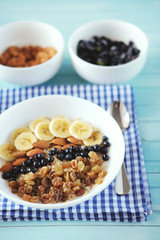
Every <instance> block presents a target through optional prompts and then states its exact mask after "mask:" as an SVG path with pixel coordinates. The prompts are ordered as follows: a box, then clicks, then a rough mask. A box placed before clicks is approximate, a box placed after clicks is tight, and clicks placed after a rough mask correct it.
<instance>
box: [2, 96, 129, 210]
mask: <svg viewBox="0 0 160 240" xmlns="http://www.w3.org/2000/svg"><path fill="white" fill-rule="evenodd" d="M64 117H65V119H67V120H68V121H69V122H70V123H69V125H70V126H69V135H67V134H66V135H64V138H62V135H61V134H62V132H61V131H59V130H58V131H57V130H55V129H56V128H55V127H54V126H55V123H56V121H57V120H58V121H61V120H62V122H63V120H64ZM44 118H45V119H47V120H48V122H49V123H48V122H47V120H46V125H47V124H49V130H50V133H51V136H49V137H50V138H49V139H48V138H47V140H45V142H49V143H51V142H52V143H51V145H50V147H49V148H48V146H46V149H47V150H46V149H45V150H44V148H41V146H40V145H37V144H41V143H43V141H44V140H43V139H44V138H43V137H45V136H44V135H43V134H42V131H41V128H43V124H42V123H41V122H39V124H38V125H36V127H35V122H33V120H35V119H44ZM10 119H12V121H11V120H10ZM82 121H84V122H85V123H88V124H89V126H90V127H91V129H90V128H88V126H87V125H85V126H86V128H87V130H88V132H87V133H85V134H88V135H86V137H87V139H85V136H84V135H83V134H81V133H80V132H78V133H77V130H75V129H76V128H75V125H76V124H82ZM77 122H78V123H77ZM73 123H74V124H73ZM66 124H67V123H66ZM82 125H83V124H82ZM78 126H80V125H78ZM24 127H25V128H27V129H29V130H28V133H26V134H28V135H29V134H30V135H35V137H36V141H37V142H38V143H37V142H36V145H35V146H34V148H33V149H32V147H26V145H27V144H28V143H27V144H25V147H26V149H24V148H23V147H24V146H22V145H23V144H21V142H20V139H22V138H23V135H24V133H23V132H21V133H18V134H19V135H18V136H16V137H15V134H13V132H14V131H15V130H16V129H18V128H24ZM83 127H84V125H83ZM0 131H1V136H3V138H1V139H0V146H2V145H3V144H6V143H10V142H11V141H12V143H14V144H15V146H16V148H17V149H16V153H17V151H24V150H25V151H26V152H27V153H26V156H23V158H27V161H28V159H30V160H33V159H32V157H33V156H34V154H33V153H32V151H35V149H37V148H38V149H40V148H41V150H42V149H43V150H42V151H45V154H47V157H49V155H48V153H49V152H48V151H50V150H51V149H52V150H53V148H57V146H60V147H61V151H63V152H64V151H65V150H63V147H64V146H66V145H67V144H71V145H74V144H75V148H77V147H81V148H82V151H81V152H84V147H85V146H87V147H88V148H90V147H91V149H90V150H89V156H87V157H86V156H85V157H82V156H80V155H74V159H73V158H72V159H70V158H69V157H68V159H67V157H66V159H65V157H62V159H59V155H56V154H55V153H54V154H53V155H54V156H53V158H54V160H53V161H52V162H50V163H49V170H47V171H49V172H47V171H46V167H47V166H48V165H47V164H46V165H45V164H44V165H43V166H41V167H40V168H38V169H36V171H35V170H34V173H33V172H32V171H30V170H29V168H30V167H29V166H28V167H27V171H28V172H27V173H24V174H21V173H20V174H19V175H18V179H19V178H20V177H22V178H23V179H22V181H24V179H25V181H26V180H27V184H29V182H28V181H33V182H34V177H32V176H31V175H35V174H36V173H37V174H41V173H43V174H44V171H46V172H47V175H46V176H47V177H50V175H52V174H53V175H54V174H55V172H56V170H55V169H54V167H55V166H54V165H55V162H56V161H58V163H60V164H62V165H63V167H64V168H63V171H64V172H65V171H66V170H64V169H65V168H68V169H69V168H70V170H68V169H67V171H70V172H75V169H72V166H73V165H74V164H75V162H74V161H75V160H76V159H77V160H76V161H77V163H78V164H79V169H78V170H76V177H77V176H79V175H82V176H81V177H77V179H74V176H75V175H74V176H72V177H71V176H70V175H69V176H70V180H66V178H67V177H66V176H65V175H66V174H64V172H63V173H60V174H59V173H58V175H56V177H55V176H54V177H55V179H54V180H52V183H53V185H54V184H55V185H54V189H56V190H57V189H58V192H59V189H62V186H63V185H65V184H66V182H67V181H70V182H71V184H72V193H73V195H74V196H73V197H71V195H72V194H68V192H67V193H65V194H64V196H65V197H64V198H63V199H62V198H59V197H58V200H57V198H56V197H55V193H54V194H53V195H54V196H53V199H49V201H48V199H47V201H46V198H47V195H45V196H43V197H42V196H40V200H42V201H34V200H35V199H36V197H35V194H34V193H33V192H32V194H30V192H29V191H30V190H26V192H25V193H23V194H26V195H25V196H23V197H22V198H21V196H20V194H19V195H18V194H17V192H15V193H14V191H12V192H11V188H10V187H9V184H8V180H5V179H3V178H2V175H3V173H2V172H0V184H1V189H0V193H1V194H2V195H3V196H5V197H6V198H8V199H9V200H12V201H14V202H16V203H18V204H22V205H25V206H29V207H33V208H39V209H59V208H65V207H69V206H73V205H76V204H80V203H82V202H84V201H86V200H88V199H90V198H92V197H93V196H95V195H97V194H98V193H100V192H101V191H102V190H104V189H105V188H106V187H107V186H108V185H109V184H110V183H111V182H112V181H113V180H114V178H115V177H116V175H117V173H118V171H119V169H120V167H121V165H122V162H123V160H124V152H125V146H124V139H123V135H122V132H121V130H120V128H119V126H118V125H117V123H116V122H115V120H114V119H113V118H112V117H111V116H110V115H109V114H108V113H107V112H106V111H105V110H104V109H102V108H101V107H99V106H97V105H96V104H93V103H91V102H89V101H87V100H83V99H80V98H76V97H71V96H63V95H61V96H59V95H54V96H53V95H49V96H41V97H36V98H32V99H29V100H26V101H23V102H21V103H18V104H16V105H14V106H12V107H11V108H9V109H8V110H6V111H5V112H3V113H2V114H1V116H0ZM96 131H97V132H98V133H99V134H100V136H98V137H97V142H95V144H94V142H92V141H91V140H92V139H90V138H91V136H92V135H91V134H93V132H96ZM59 134H60V135H59ZM78 134H79V135H78ZM20 135H21V136H20ZM28 135H27V136H28ZM52 135H53V137H52ZM82 135H83V136H82ZM102 136H107V137H108V140H107V141H106V140H105V139H104V140H102V139H101V140H99V139H100V138H102ZM32 137H33V136H32ZM41 137H42V138H41ZM47 137H48V136H47ZM13 138H14V140H13ZM72 138H73V139H74V143H73V142H72V140H71V139H72ZM80 138H81V139H80ZM59 139H60V140H61V141H62V142H60V143H59V142H58V141H59ZM75 139H78V140H79V142H75ZM34 141H35V140H34V137H33V142H34ZM39 141H41V142H39ZM65 141H66V142H65ZM105 141H106V142H109V143H110V147H109V146H108V152H107V155H108V156H109V159H108V158H107V159H105V157H103V155H105V153H104V152H103V151H102V152H100V154H99V152H98V151H94V148H93V146H95V145H99V146H100V148H101V149H102V148H103V147H104V142H105ZM96 143H97V144H96ZM33 145H34V143H33ZM27 146H28V145H27ZM69 147H70V146H69ZM2 153H3V152H2V151H1V147H0V154H2ZM39 153H40V154H41V151H40V152H39ZM61 153H62V152H61ZM37 154H38V152H37ZM57 154H59V153H57ZM65 154H66V153H65ZM94 154H95V155H98V159H99V160H97V162H96V160H95V159H96V157H94V156H93V155H94ZM19 158H20V157H17V159H18V160H19ZM21 158H22V156H21ZM33 158H34V157H33ZM57 158H58V160H57ZM87 158H89V161H90V163H87V161H88V160H86V159H87ZM17 159H15V158H14V159H12V160H9V161H8V160H0V168H1V169H2V167H3V166H4V165H6V164H8V163H9V164H10V163H11V165H13V166H14V167H15V166H16V164H14V163H16V160H17ZM103 159H104V161H103ZM6 161H7V162H6ZM91 161H95V162H91ZM79 162H80V163H79ZM82 162H83V163H82ZM73 163H74V164H73ZM67 164H69V166H67ZM71 164H72V166H71ZM84 165H85V166H84ZM97 165H98V170H97ZM13 166H12V167H13ZM24 166H25V165H24ZM81 166H82V168H83V167H87V169H89V170H86V172H85V171H84V172H83V170H82V169H81ZM94 167H95V168H94ZM42 168H43V171H41V169H42ZM51 168H52V170H53V171H52V173H51ZM73 168H74V167H73ZM81 170H82V171H81ZM29 171H30V172H29ZM3 172H4V171H3ZM77 172H78V175H77ZM103 172H104V173H105V174H104V175H103ZM94 173H95V174H94ZM106 173H107V174H106ZM45 174H46V173H45ZM45 174H44V175H45ZM49 174H50V175H49ZM56 174H57V173H56ZM92 175H94V176H95V178H94V181H93V182H92V184H88V185H89V186H88V185H87V184H85V179H86V177H88V176H89V177H92ZM102 175H103V176H102ZM27 176H31V177H27ZM12 177H13V178H14V176H12ZM43 177H44V176H43ZM43 177H42V178H43ZM42 178H41V179H40V182H41V181H42ZM78 179H79V180H78ZM12 180H14V179H12ZM45 180H46V179H45ZM45 180H43V181H44V182H45ZM56 180H61V184H60V185H61V187H59V185H56V183H55V182H56ZM77 180H78V182H80V185H79V183H78V185H77V184H75V182H76V181H77ZM49 181H50V180H49ZM33 182H32V183H31V185H32V184H35V182H34V183H33ZM10 183H14V181H10ZM36 184H37V183H36ZM42 185H43V184H42ZM23 186H24V183H22V188H23ZM32 186H33V185H32ZM77 186H78V187H79V188H77ZM73 188H74V189H73ZM82 189H84V190H83V191H82ZM12 190H13V189H12ZM23 190H24V188H23ZM50 190H51V189H50ZM52 190H53V189H52ZM27 191H28V192H27ZM56 193H57V192H56ZM75 193H76V194H75ZM44 194H48V192H44ZM29 195H32V196H34V200H33V201H32V200H31V201H30V199H31V198H30V199H28V196H29ZM67 196H68V198H67Z"/></svg>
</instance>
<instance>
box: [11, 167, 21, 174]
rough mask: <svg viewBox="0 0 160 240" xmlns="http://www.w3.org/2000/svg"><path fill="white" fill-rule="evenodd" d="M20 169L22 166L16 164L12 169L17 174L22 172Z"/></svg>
mask: <svg viewBox="0 0 160 240" xmlns="http://www.w3.org/2000/svg"><path fill="white" fill-rule="evenodd" d="M20 169H21V167H20V166H14V167H13V169H12V171H13V172H14V173H15V174H18V173H20Z"/></svg>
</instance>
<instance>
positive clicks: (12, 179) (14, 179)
mask: <svg viewBox="0 0 160 240" xmlns="http://www.w3.org/2000/svg"><path fill="white" fill-rule="evenodd" d="M12 181H16V178H15V177H12V178H10V179H9V180H8V182H12Z"/></svg>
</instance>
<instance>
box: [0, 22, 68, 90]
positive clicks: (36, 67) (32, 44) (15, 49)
mask: <svg viewBox="0 0 160 240" xmlns="http://www.w3.org/2000/svg"><path fill="white" fill-rule="evenodd" d="M63 52H64V41H63V37H62V35H61V33H60V32H59V30H58V29H56V28H55V27H54V26H52V25H49V24H46V23H43V22H37V21H24V22H14V23H10V24H7V25H4V26H2V27H0V79H1V80H4V81H6V82H10V83H13V84H18V85H22V86H30V85H37V84H41V83H43V82H46V81H48V80H49V79H50V78H52V77H53V76H55V74H56V73H57V72H58V70H59V68H60V66H61V64H62V60H63Z"/></svg>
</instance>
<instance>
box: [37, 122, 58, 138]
mask: <svg viewBox="0 0 160 240" xmlns="http://www.w3.org/2000/svg"><path fill="white" fill-rule="evenodd" d="M49 124H50V122H40V123H38V124H37V125H36V128H35V135H36V137H37V138H38V139H40V140H45V141H50V140H51V139H53V138H54V135H53V134H52V133H51V132H50V130H49Z"/></svg>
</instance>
